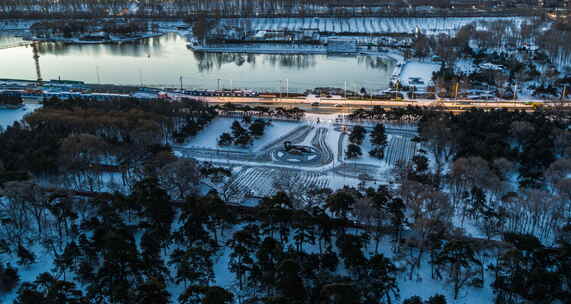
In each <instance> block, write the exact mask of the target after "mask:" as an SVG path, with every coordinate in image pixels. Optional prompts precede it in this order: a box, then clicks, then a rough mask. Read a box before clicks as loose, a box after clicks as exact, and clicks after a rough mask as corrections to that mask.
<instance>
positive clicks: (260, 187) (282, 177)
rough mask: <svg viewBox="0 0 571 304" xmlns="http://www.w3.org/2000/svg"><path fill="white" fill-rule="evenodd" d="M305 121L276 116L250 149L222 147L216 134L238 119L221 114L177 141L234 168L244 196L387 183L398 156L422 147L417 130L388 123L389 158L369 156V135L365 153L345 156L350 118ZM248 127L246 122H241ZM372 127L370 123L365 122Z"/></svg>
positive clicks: (186, 151)
mask: <svg viewBox="0 0 571 304" xmlns="http://www.w3.org/2000/svg"><path fill="white" fill-rule="evenodd" d="M306 119H308V120H302V121H272V126H271V127H269V128H267V129H266V133H265V134H264V135H263V136H262V137H261V138H259V139H256V140H254V142H253V144H252V145H251V146H249V147H247V148H240V147H236V146H230V147H220V146H218V145H217V139H218V137H219V136H220V134H222V133H223V132H230V126H231V125H232V123H233V122H234V121H235V120H236V119H235V118H226V117H218V118H216V119H215V120H214V121H212V122H211V123H210V124H209V125H208V126H207V127H206V128H205V129H204V130H202V131H201V132H199V134H198V135H197V136H196V137H194V138H192V139H191V140H189V141H188V143H187V144H185V145H182V146H175V147H174V150H175V152H176V153H177V155H179V156H183V157H192V158H195V159H198V160H201V161H210V162H212V163H214V164H217V165H221V166H225V167H229V168H232V170H233V172H234V174H233V177H232V181H231V183H230V184H229V187H231V188H234V189H236V191H237V192H239V195H238V196H237V197H236V200H241V199H243V198H245V197H262V196H267V195H271V194H273V193H275V191H277V189H276V188H279V185H280V184H282V185H284V186H286V185H285V184H287V187H286V188H291V187H292V184H295V187H296V188H298V189H299V190H300V191H302V190H306V189H311V188H324V187H329V188H332V189H338V188H341V187H342V186H344V185H353V186H356V185H357V184H358V183H359V182H363V181H364V182H365V183H366V184H368V185H376V184H386V183H388V179H389V171H390V168H392V167H393V166H394V165H395V163H396V162H397V161H409V160H411V159H412V156H414V154H415V153H416V151H417V150H418V147H417V145H418V144H417V143H415V142H413V141H411V139H412V138H413V137H414V136H416V131H415V130H414V129H411V128H410V127H403V128H399V127H396V126H388V125H387V126H388V127H387V129H386V134H387V139H388V145H387V147H386V149H385V159H383V160H379V159H376V158H373V157H371V156H369V154H368V151H369V150H370V149H371V146H370V142H369V140H370V139H369V136H368V135H367V137H366V138H365V141H364V143H363V144H362V146H361V149H362V150H363V156H361V157H359V158H356V159H351V160H347V159H346V156H345V151H346V149H347V145H348V139H347V138H348V136H347V135H348V133H347V132H348V130H350V129H351V125H354V124H353V123H351V124H349V122H347V121H339V120H328V119H326V118H325V117H323V118H322V119H320V120H319V122H317V119H316V117H314V116H311V118H306ZM241 124H242V126H243V127H244V128H246V129H247V126H248V125H247V124H245V123H243V122H241ZM366 128H367V129H368V130H371V129H372V125H370V124H367V125H366ZM286 141H290V142H291V143H293V144H294V145H299V146H304V147H308V149H309V150H311V152H310V153H309V152H308V153H309V154H307V156H303V155H300V154H295V153H290V152H286V151H285V148H284V142H286Z"/></svg>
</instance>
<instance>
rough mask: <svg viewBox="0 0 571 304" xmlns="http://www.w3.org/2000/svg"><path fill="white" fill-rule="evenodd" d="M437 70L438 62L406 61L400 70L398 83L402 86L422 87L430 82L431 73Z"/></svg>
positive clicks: (438, 68) (438, 67)
mask: <svg viewBox="0 0 571 304" xmlns="http://www.w3.org/2000/svg"><path fill="white" fill-rule="evenodd" d="M438 70H440V64H438V63H434V62H420V61H408V62H407V63H406V64H405V65H404V67H403V68H402V70H401V72H400V83H401V85H403V86H416V87H417V88H424V87H426V86H428V85H430V84H431V83H432V73H434V72H436V71H438ZM415 80H416V81H415ZM418 80H420V81H418Z"/></svg>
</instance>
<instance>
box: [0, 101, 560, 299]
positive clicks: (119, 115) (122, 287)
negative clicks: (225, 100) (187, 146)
mask: <svg viewBox="0 0 571 304" xmlns="http://www.w3.org/2000/svg"><path fill="white" fill-rule="evenodd" d="M228 107H229V106H226V109H227V110H228V111H229V110H236V109H229V108H228ZM241 110H244V108H242V109H241ZM247 110H250V111H253V110H252V109H247ZM258 110H259V111H260V112H261V111H262V108H259V109H258ZM216 113H217V112H216V110H215V109H214V108H212V107H209V106H207V105H205V104H202V103H199V102H196V101H183V102H179V103H166V102H162V101H145V102H139V101H135V100H125V101H121V102H108V103H107V102H106V103H100V102H99V103H98V102H91V101H58V100H55V99H54V100H51V101H49V102H47V103H46V104H45V105H44V107H43V108H42V109H40V110H38V111H36V112H35V113H33V114H31V115H29V116H26V117H25V119H24V120H23V121H22V122H19V123H17V124H15V125H14V126H12V127H8V128H7V129H6V130H5V131H4V132H2V133H1V134H0V147H2V153H1V154H0V160H1V164H2V165H1V166H0V177H2V180H0V183H1V186H0V220H1V226H0V261H2V263H1V264H0V265H2V266H1V267H0V293H3V294H12V295H13V298H14V303H18V304H24V303H159V304H160V303H209V304H212V303H228V304H229V303H335V304H341V303H343V304H345V303H348V304H353V303H355V304H358V303H406V304H418V303H420V304H422V303H430V304H437V303H440V304H442V303H447V302H448V301H454V300H456V299H458V298H461V297H463V296H464V295H465V293H466V292H467V290H473V289H481V290H484V289H491V290H493V292H494V294H495V296H494V298H495V302H496V303H569V299H571V290H570V288H569V282H571V221H570V219H571V192H569V190H570V189H571V179H570V176H571V162H570V160H569V159H570V158H571V132H570V131H569V117H566V116H565V115H564V114H562V113H559V112H556V111H536V112H534V113H525V112H507V111H489V112H484V111H476V110H474V111H468V112H465V113H461V114H456V115H452V114H449V113H446V112H441V111H438V110H433V109H423V108H414V107H411V108H408V109H402V110H394V111H385V110H383V109H380V108H375V109H372V110H360V111H358V112H356V113H354V114H353V115H352V116H351V117H350V118H351V119H352V120H354V121H358V120H373V121H376V123H377V124H378V125H379V127H375V129H376V131H375V132H374V134H376V135H375V137H376V138H377V137H378V139H376V140H375V141H376V142H377V143H378V145H377V147H382V146H383V145H384V141H385V140H386V138H384V135H383V133H384V127H380V126H382V123H384V122H387V121H393V122H394V121H397V120H404V121H418V124H419V136H418V137H417V139H416V140H417V141H419V142H421V143H422V146H423V149H421V150H420V151H419V152H418V154H417V155H416V156H415V157H414V158H413V160H412V161H411V162H407V163H399V164H397V166H396V167H395V168H394V169H393V170H392V172H391V177H392V180H391V184H390V185H377V186H376V187H364V186H359V187H342V188H340V189H328V188H325V189H303V190H302V189H301V188H300V189H297V188H291V189H288V191H287V192H288V193H286V192H277V193H275V194H273V195H271V196H268V197H264V198H258V199H256V203H255V204H244V205H242V204H237V203H235V202H231V201H230V200H229V199H228V198H227V192H226V190H227V188H226V187H225V185H226V181H228V180H229V179H231V171H230V170H228V169H227V168H222V167H216V166H214V165H212V164H210V163H208V162H199V161H196V160H193V159H189V158H177V157H176V155H175V154H174V153H173V151H172V148H171V147H170V143H172V142H175V141H176V140H181V139H182V140H184V139H185V138H187V137H190V136H193V135H194V134H196V133H197V132H198V131H199V130H200V129H201V128H202V127H204V126H205V125H206V124H207V123H208V122H209V121H210V120H211V119H212V118H213V117H214V116H215V115H216ZM359 133H360V132H355V134H353V135H352V139H351V141H352V142H355V143H359ZM113 172H121V174H122V175H125V176H126V179H127V180H128V182H127V183H126V185H127V186H126V187H123V188H122V189H123V190H122V191H115V192H113V191H111V190H110V189H106V188H105V187H99V188H96V187H91V189H90V187H85V185H89V184H90V183H91V182H92V181H93V180H94V179H104V177H105V176H106V175H107V174H110V173H113ZM60 179H62V181H65V182H62V183H58V184H57V185H58V186H57V187H54V182H53V181H59V180H60ZM46 181H51V183H48V182H46ZM74 183H76V184H77V185H79V186H78V187H76V186H74ZM292 187H295V186H292ZM125 189H127V190H125ZM467 230H473V231H478V232H479V233H478V234H479V235H483V237H474V236H468V235H467V234H466V231H467ZM46 259H48V260H49V262H48V263H47V264H45V267H43V268H42V269H43V270H44V271H43V272H41V273H39V274H38V275H37V276H35V277H33V278H29V277H26V276H25V275H24V274H27V273H28V272H27V271H28V270H29V269H30V268H31V267H37V265H38V264H40V261H46ZM41 263H44V262H41ZM423 280H425V281H429V280H430V281H435V282H442V283H443V284H445V285H446V286H447V287H446V289H441V290H434V292H433V294H432V295H430V296H428V297H424V298H421V297H418V296H407V297H404V296H403V295H405V294H406V295H410V294H411V290H410V289H408V290H407V289H406V288H407V287H406V286H408V288H410V286H411V285H410V284H408V283H407V282H416V284H419V285H415V286H421V285H420V284H423V283H421V281H423ZM412 292H413V293H412V294H413V295H414V291H412Z"/></svg>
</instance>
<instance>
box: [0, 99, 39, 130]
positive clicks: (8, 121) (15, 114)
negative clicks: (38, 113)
mask: <svg viewBox="0 0 571 304" xmlns="http://www.w3.org/2000/svg"><path fill="white" fill-rule="evenodd" d="M40 107H41V105H36V104H29V105H25V106H24V107H23V108H20V109H16V110H6V109H0V127H1V128H2V129H5V128H6V127H8V126H11V125H12V124H13V123H14V122H16V121H19V120H21V119H22V118H23V117H24V115H26V114H28V113H32V112H34V111H35V110H36V109H38V108H40Z"/></svg>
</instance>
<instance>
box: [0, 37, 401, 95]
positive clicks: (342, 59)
mask: <svg viewBox="0 0 571 304" xmlns="http://www.w3.org/2000/svg"><path fill="white" fill-rule="evenodd" d="M18 39H19V38H15V37H14V34H0V58H2V59H0V61H1V62H2V70H1V72H0V78H15V79H36V68H35V64H34V59H33V51H32V48H31V47H29V46H22V47H11V48H4V49H2V45H14V43H17V42H18V41H19V40H18ZM39 55H40V58H39V65H40V69H41V74H42V78H43V79H45V80H49V79H57V78H58V77H61V78H62V79H69V80H82V81H86V82H90V83H98V82H100V83H116V84H130V85H139V84H141V83H142V84H144V85H146V86H158V87H179V86H180V77H181V76H182V77H183V85H184V86H185V87H187V88H209V89H214V88H217V87H218V85H219V84H220V86H221V87H224V88H231V87H232V88H237V87H238V88H252V89H271V90H273V91H279V88H280V86H282V87H283V88H284V89H283V90H284V91H285V86H286V79H287V82H288V84H289V90H290V92H296V91H297V92H302V91H303V90H305V89H308V88H314V87H324V86H331V87H340V88H342V87H344V84H345V81H347V85H348V89H351V90H355V89H357V90H358V89H360V88H363V87H364V88H367V89H385V88H387V87H388V84H389V80H390V76H391V73H392V71H393V69H394V64H395V63H394V61H393V60H390V59H387V58H384V57H377V56H366V55H360V56H328V55H291V54H290V55H284V54H241V53H200V52H193V51H192V50H189V49H188V48H187V47H186V38H184V37H182V36H180V35H178V34H175V33H170V34H167V35H165V36H162V37H158V38H151V39H146V40H141V41H138V42H134V43H124V44H113V45H110V44H107V45H64V44H56V43H44V44H41V46H40V47H39Z"/></svg>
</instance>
